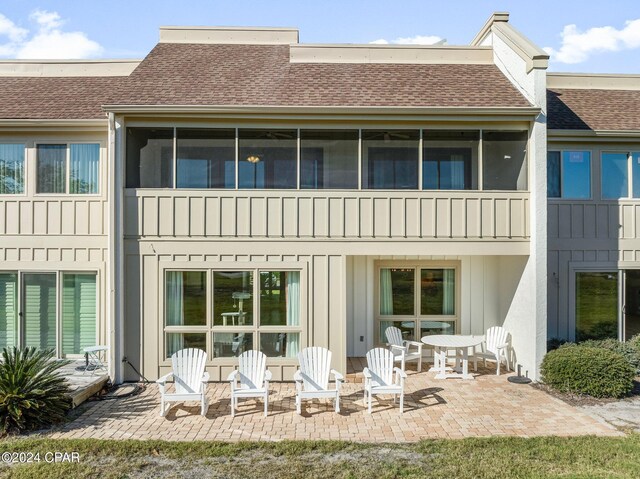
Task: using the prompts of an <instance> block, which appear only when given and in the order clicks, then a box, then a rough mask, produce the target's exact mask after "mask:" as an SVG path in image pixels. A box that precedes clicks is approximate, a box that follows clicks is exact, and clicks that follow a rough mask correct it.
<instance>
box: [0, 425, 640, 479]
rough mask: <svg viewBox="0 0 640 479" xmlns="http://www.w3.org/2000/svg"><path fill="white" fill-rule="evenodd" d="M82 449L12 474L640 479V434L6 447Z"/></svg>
mask: <svg viewBox="0 0 640 479" xmlns="http://www.w3.org/2000/svg"><path fill="white" fill-rule="evenodd" d="M7 451H9V452H32V453H35V452H40V454H41V456H44V454H45V453H46V452H54V451H58V452H69V453H70V452H78V453H79V456H80V462H79V464H44V463H40V464H31V465H19V466H11V467H7V466H6V465H0V477H2V478H29V479H38V478H47V479H55V478H64V479H71V478H74V479H75V478H89V477H91V478H94V477H95V478H121V477H143V478H161V477H198V478H200V477H203V478H206V477H260V478H264V479H268V478H277V477H291V478H296V477H300V478H314V479H315V478H395V477H402V478H410V477H415V478H447V479H450V478H461V479H464V478H493V477H495V478H501V479H504V478H534V477H535V478H548V477H563V478H591V477H594V478H614V477H615V478H637V477H640V435H637V434H632V435H629V436H625V437H619V438H595V437H578V438H557V437H548V438H531V439H521V438H486V439H465V440H442V441H433V440H429V441H422V442H419V443H415V444H356V443H349V442H336V441H317V442H316V441H298V442H291V441H285V442H278V443H264V442H252V443H238V444H229V443H220V442H189V443H178V442H162V441H105V440H102V441H100V440H57V441H56V440H51V439H14V440H5V441H0V453H4V452H7Z"/></svg>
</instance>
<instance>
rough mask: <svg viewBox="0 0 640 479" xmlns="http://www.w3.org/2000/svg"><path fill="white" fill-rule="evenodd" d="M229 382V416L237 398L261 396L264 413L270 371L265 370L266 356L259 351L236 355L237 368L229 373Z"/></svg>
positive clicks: (267, 398) (266, 404)
mask: <svg viewBox="0 0 640 479" xmlns="http://www.w3.org/2000/svg"><path fill="white" fill-rule="evenodd" d="M227 381H230V382H231V416H232V417H233V416H235V413H236V411H235V410H236V409H237V408H238V399H239V398H255V397H257V398H262V400H263V401H264V415H265V416H266V415H267V410H268V407H269V381H271V371H269V370H267V356H266V355H265V354H264V353H262V352H260V351H254V350H251V351H245V352H244V353H242V354H241V355H240V356H238V369H236V370H235V371H233V372H232V373H231V374H229V377H228V378H227ZM238 381H239V382H240V384H238Z"/></svg>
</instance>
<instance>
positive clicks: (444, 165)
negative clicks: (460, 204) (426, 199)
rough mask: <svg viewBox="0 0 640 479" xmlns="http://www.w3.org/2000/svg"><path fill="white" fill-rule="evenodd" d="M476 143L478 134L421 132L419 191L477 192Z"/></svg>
mask: <svg viewBox="0 0 640 479" xmlns="http://www.w3.org/2000/svg"><path fill="white" fill-rule="evenodd" d="M479 139H480V132H478V131H451V130H425V131H424V133H423V153H422V188H423V189H425V190H471V189H477V187H478V183H477V177H478V140H479Z"/></svg>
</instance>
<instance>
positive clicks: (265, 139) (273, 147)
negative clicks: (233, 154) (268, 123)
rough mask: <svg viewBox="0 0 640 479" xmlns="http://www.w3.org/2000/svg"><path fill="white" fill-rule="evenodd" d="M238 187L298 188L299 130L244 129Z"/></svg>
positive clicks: (239, 152)
mask: <svg viewBox="0 0 640 479" xmlns="http://www.w3.org/2000/svg"><path fill="white" fill-rule="evenodd" d="M238 136H239V140H238V142H239V143H238V144H239V147H238V188H277V189H290V188H297V187H298V184H297V178H298V171H297V155H298V141H297V136H298V135H297V131H296V130H240V131H239V133H238Z"/></svg>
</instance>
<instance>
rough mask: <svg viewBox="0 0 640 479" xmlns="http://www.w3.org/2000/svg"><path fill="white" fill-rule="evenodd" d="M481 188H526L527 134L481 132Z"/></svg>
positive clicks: (523, 132)
mask: <svg viewBox="0 0 640 479" xmlns="http://www.w3.org/2000/svg"><path fill="white" fill-rule="evenodd" d="M482 144H483V150H482V171H483V175H482V187H483V189H485V190H526V189H527V132H526V131H485V132H483V133H482Z"/></svg>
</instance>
